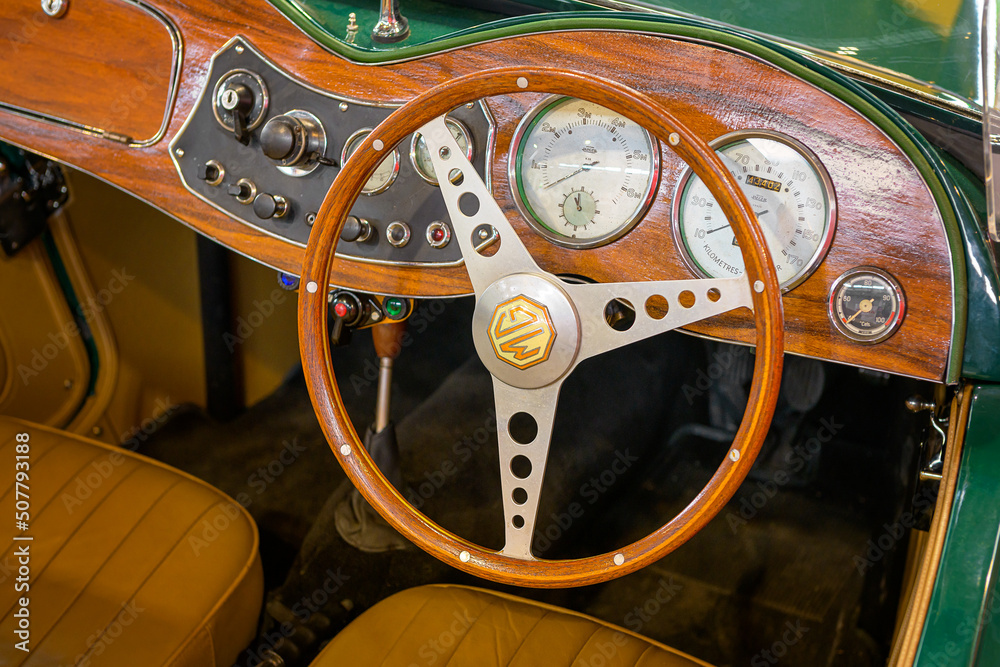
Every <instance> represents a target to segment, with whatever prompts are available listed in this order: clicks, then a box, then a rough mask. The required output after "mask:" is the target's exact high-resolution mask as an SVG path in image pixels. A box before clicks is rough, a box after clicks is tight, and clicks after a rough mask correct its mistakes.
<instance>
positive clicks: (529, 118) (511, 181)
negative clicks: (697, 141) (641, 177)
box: [507, 95, 660, 250]
mask: <svg viewBox="0 0 1000 667" xmlns="http://www.w3.org/2000/svg"><path fill="white" fill-rule="evenodd" d="M573 99H576V100H579V101H581V102H587V100H580V99H579V98H574V97H570V96H568V95H549V96H548V97H546V98H545V99H543V100H541V101H540V102H539V103H538V104H536V105H535V106H534V107H532V108H531V110H530V111H529V112H528V113H527V114H525V115H524V118H522V119H521V122H519V123H518V124H517V128H516V129H515V130H514V136H513V137H512V138H511V140H510V151H509V152H508V154H507V183H508V185H510V191H511V194H512V195H513V197H514V203H515V204H516V205H517V210H518V211H520V212H521V215H522V216H523V217H524V219H525V221H526V222H527V223H528V225H529V226H530V227H531V228H532V229H533V230H535V231H536V232H537V233H538V234H539V235H541V236H542V237H544V238H545V239H546V240H548V241H550V242H552V243H554V244H555V245H558V246H562V247H564V248H573V249H576V250H584V249H587V248H596V247H598V246H602V245H607V244H609V243H612V242H613V241H617V240H618V239H620V238H621V237H623V236H624V235H625V234H627V233H628V232H630V231H631V230H632V228H633V227H635V226H636V225H637V224H638V223H639V221H640V220H642V219H643V217H645V215H646V213H647V212H648V211H649V207H650V206H651V205H652V204H653V200H654V199H655V198H656V193H657V192H659V190H660V142H659V140H658V139H657V138H656V137H654V136H653V135H652V134H651V133H650V132H649V130H647V129H646V128H644V127H642V126H641V125H639V124H638V123H635V121H633V120H632V119H631V118H629V120H630V121H631V122H633V123H635V124H636V125H637V126H638V127H639V129H640V130H642V132H643V133H644V134H645V135H646V138H647V140H648V141H649V147H650V150H649V152H650V158H649V159H650V165H649V172H650V179H649V185H648V186H647V192H646V194H645V196H644V197H643V200H642V202H641V203H640V204H639V206H638V207H637V208H636V209H635V213H633V214H632V216H631V217H630V218H629V219H628V220H626V221H625V222H623V223H622V224H620V225H619V226H618V227H616V228H615V229H613V230H612V231H611V232H609V233H607V234H604V235H602V236H597V237H594V238H589V239H573V238H571V237H568V236H564V235H562V234H559V233H558V232H555V231H553V230H552V229H550V228H549V227H548V226H546V225H545V223H543V222H542V221H541V220H539V219H538V218H537V216H535V214H534V212H533V211H532V209H531V206H530V205H529V204H528V203H527V202H526V201H525V200H524V193H523V191H522V189H521V182H520V180H519V179H518V173H519V172H520V169H519V163H520V158H521V154H522V151H521V142H522V141H523V140H524V137H525V135H527V134H528V132H529V131H530V130H531V128H533V127H534V126H535V124H536V123H537V121H538V120H539V119H540V118H541V117H542V114H543V112H545V111H548V110H549V109H551V108H553V107H555V106H556V105H558V104H561V103H562V102H563V101H564V100H573ZM590 104H596V102H590ZM598 106H601V105H598ZM604 108H607V107H604ZM620 115H622V116H625V117H626V118H628V116H627V114H620Z"/></svg>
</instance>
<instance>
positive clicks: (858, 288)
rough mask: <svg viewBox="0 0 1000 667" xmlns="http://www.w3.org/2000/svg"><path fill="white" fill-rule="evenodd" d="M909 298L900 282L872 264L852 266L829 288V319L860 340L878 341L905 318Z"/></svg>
mask: <svg viewBox="0 0 1000 667" xmlns="http://www.w3.org/2000/svg"><path fill="white" fill-rule="evenodd" d="M905 312H906V301H905V299H904V297H903V289H902V288H901V287H900V286H899V283H898V282H896V280H895V279H894V278H893V277H892V276H890V275H889V274H888V273H886V272H885V271H881V270H879V269H876V268H872V267H870V266H862V267H858V268H856V269H851V270H850V271H848V272H847V273H845V274H844V275H842V276H840V277H839V278H837V280H836V282H834V283H833V288H832V289H831V290H830V310H829V315H830V321H831V322H833V325H834V326H835V327H837V331H839V332H840V333H842V334H844V335H845V336H847V337H848V338H850V339H851V340H855V341H858V342H859V343H879V342H881V341H883V340H885V339H886V338H888V337H889V336H891V335H892V334H893V333H894V332H895V331H896V329H898V328H899V325H900V324H901V323H902V322H903V314H904V313H905Z"/></svg>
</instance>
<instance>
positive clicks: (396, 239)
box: [385, 220, 410, 248]
mask: <svg viewBox="0 0 1000 667" xmlns="http://www.w3.org/2000/svg"><path fill="white" fill-rule="evenodd" d="M385 237H386V239H388V240H389V243H391V244H392V245H394V246H395V247H397V248H402V247H403V246H405V245H406V244H407V243H409V242H410V226H409V225H408V224H406V223H405V222H403V221H401V220H396V221H394V222H390V223H389V226H388V227H386V228H385Z"/></svg>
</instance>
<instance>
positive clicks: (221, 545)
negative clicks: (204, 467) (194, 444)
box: [0, 417, 264, 667]
mask: <svg viewBox="0 0 1000 667" xmlns="http://www.w3.org/2000/svg"><path fill="white" fill-rule="evenodd" d="M17 433H28V434H29V436H30V445H31V453H30V457H31V458H30V464H31V469H30V481H29V482H28V487H29V489H30V491H29V493H30V503H31V509H30V514H31V521H30V528H29V530H28V531H27V532H25V533H18V534H22V535H30V536H32V537H33V541H31V542H13V541H12V540H11V539H10V538H11V537H12V536H11V532H12V531H13V528H14V526H13V523H14V521H13V517H14V509H15V505H14V503H15V498H14V496H15V493H14V476H13V474H12V471H13V469H14V462H15V458H14V457H15V444H16V443H15V435H16V434H17ZM0 462H3V463H2V465H3V467H4V471H3V473H2V477H0V480H2V481H0V493H2V496H0V516H2V517H5V521H4V522H3V530H2V531H0V534H5V535H6V537H5V538H4V539H3V542H2V543H0V579H6V580H7V581H6V583H4V585H2V586H0V614H2V618H0V636H3V637H4V638H5V640H4V642H2V644H0V664H8V665H12V666H17V665H26V666H30V665H91V664H92V665H98V666H112V667H114V666H118V665H122V666H124V665H128V666H129V667H133V666H136V665H143V666H144V667H155V666H159V665H170V666H171V667H214V666H222V665H225V666H227V667H228V666H229V665H232V664H233V662H234V661H235V659H236V658H237V657H238V655H239V653H240V651H241V650H243V648H244V647H246V646H247V645H248V644H249V643H250V642H251V641H252V640H253V638H254V633H255V630H256V624H257V618H258V613H259V610H260V604H261V600H262V598H263V585H264V584H263V573H262V569H261V564H260V557H259V555H258V548H257V546H258V537H257V529H256V526H255V525H254V523H253V520H252V519H251V518H250V516H249V515H248V514H247V513H246V511H245V510H244V509H243V508H242V507H240V506H239V505H238V504H237V503H236V502H235V501H233V500H231V499H230V498H229V497H228V496H225V495H224V494H223V493H222V492H220V491H218V490H216V489H214V488H213V487H211V486H209V485H208V484H206V483H204V482H202V481H200V480H198V479H196V478H194V477H192V476H190V475H188V474H186V473H183V472H180V471H178V470H174V469H172V468H169V467H167V466H165V465H162V464H160V463H157V462H155V461H153V460H151V459H148V458H146V457H143V456H138V455H136V454H133V453H131V452H128V451H125V450H122V449H119V448H115V447H109V446H107V445H103V444H101V443H98V442H94V441H91V440H87V439H85V438H81V437H77V436H74V435H70V434H67V433H64V432H61V431H56V430H53V429H49V428H46V427H43V426H37V425H35V424H29V423H27V422H22V421H19V420H14V419H10V418H6V417H0ZM23 545H29V548H30V554H31V556H30V570H31V575H30V576H31V588H30V591H29V592H28V593H21V592H16V591H15V587H14V586H13V582H12V581H11V579H13V578H14V577H15V576H16V574H15V573H16V572H17V569H18V567H19V565H18V557H17V555H16V554H15V549H17V548H18V547H19V546H23ZM24 595H27V596H30V605H29V610H30V623H31V627H30V629H31V640H30V648H31V652H30V653H24V652H22V651H20V650H16V649H14V647H13V643H14V642H15V641H17V639H16V638H15V635H14V630H15V627H16V625H17V622H18V620H17V619H16V618H15V617H14V615H13V614H14V612H15V611H16V610H17V609H18V608H19V605H18V598H19V597H20V596H24ZM12 638H15V639H13V640H12Z"/></svg>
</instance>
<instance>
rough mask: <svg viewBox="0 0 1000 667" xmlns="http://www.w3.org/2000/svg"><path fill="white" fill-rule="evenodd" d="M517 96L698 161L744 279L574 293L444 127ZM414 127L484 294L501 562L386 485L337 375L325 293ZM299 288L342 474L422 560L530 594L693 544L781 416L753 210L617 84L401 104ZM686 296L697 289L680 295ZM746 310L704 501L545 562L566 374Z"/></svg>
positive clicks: (499, 80)
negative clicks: (738, 419)
mask: <svg viewBox="0 0 1000 667" xmlns="http://www.w3.org/2000/svg"><path fill="white" fill-rule="evenodd" d="M519 92H547V93H556V94H560V95H567V96H571V97H577V98H581V99H584V100H588V101H591V102H595V103H597V104H601V105H603V106H605V107H608V108H610V109H612V110H613V111H616V112H618V113H622V114H623V115H627V116H628V117H629V118H630V119H632V120H634V121H636V122H638V123H639V124H640V125H642V126H644V127H646V128H647V129H649V130H650V132H652V133H653V134H654V135H655V136H656V137H657V138H658V139H659V140H660V142H661V143H662V144H663V145H665V146H669V147H670V148H671V149H672V150H674V151H675V152H676V153H677V154H678V155H679V156H680V157H681V158H682V159H684V160H685V161H686V162H687V163H688V164H689V165H691V167H692V169H693V170H694V172H695V173H696V174H697V175H698V176H699V177H701V179H702V181H704V183H705V184H706V185H707V186H708V188H709V191H710V192H711V193H712V195H713V196H714V197H715V199H716V201H717V202H718V203H719V205H720V207H721V208H722V210H723V211H724V212H725V214H726V216H727V218H728V219H729V220H730V221H731V222H732V228H733V231H734V233H735V235H736V239H737V241H738V243H739V246H740V249H741V252H742V254H743V259H744V262H745V266H746V271H745V273H744V275H743V276H741V277H739V278H726V279H714V280H697V279H693V280H664V281H649V282H627V283H598V284H569V283H566V282H564V281H563V280H560V279H559V278H558V277H556V276H554V275H552V274H551V273H548V272H546V271H543V270H542V269H541V268H539V267H538V265H537V264H536V263H535V261H534V259H532V257H531V255H530V254H529V253H528V251H527V250H526V248H525V247H524V245H523V244H522V242H521V240H520V239H519V238H518V235H517V233H516V232H515V231H514V229H513V227H512V226H511V225H510V223H509V222H508V220H507V218H506V216H505V215H504V213H503V211H502V210H501V208H500V206H499V205H498V204H497V203H496V202H495V201H494V199H493V197H492V195H491V194H490V192H489V190H488V189H487V188H486V185H485V184H484V183H483V181H482V179H481V178H480V177H479V175H478V174H477V173H476V171H475V169H474V168H473V166H472V164H471V163H470V162H469V161H468V160H467V159H466V158H465V155H464V152H463V151H462V150H461V149H460V148H459V146H458V144H457V143H456V141H455V140H454V138H453V137H452V136H451V133H450V132H449V130H448V128H447V126H446V125H445V123H444V114H446V113H447V112H448V111H450V110H452V109H454V108H456V107H458V106H459V105H461V104H464V103H466V102H470V101H473V100H476V99H480V98H484V97H489V96H493V95H504V94H511V93H519ZM414 131H419V132H420V133H421V134H422V135H423V136H424V137H425V139H426V142H427V147H428V150H429V153H430V156H431V159H432V161H433V164H434V169H435V171H436V173H438V174H449V178H439V179H438V181H439V183H440V188H441V195H442V196H443V197H444V201H445V204H446V205H447V208H448V214H449V216H450V219H451V224H452V229H453V232H454V237H455V241H456V242H457V243H458V244H459V246H460V248H461V250H462V257H463V259H464V261H465V266H466V268H467V270H468V273H469V279H470V280H471V282H472V286H473V289H474V290H475V295H476V300H477V302H476V309H475V314H474V315H473V321H472V335H473V339H474V342H475V346H476V350H477V352H478V354H479V357H480V359H482V361H483V363H484V364H485V365H486V368H487V369H489V371H490V373H491V374H492V376H493V390H494V395H495V401H496V412H497V425H498V429H497V430H498V440H499V447H500V451H499V454H500V468H501V470H500V477H501V488H502V490H503V508H504V522H505V536H506V543H505V545H504V547H503V548H502V549H501V550H500V551H493V550H490V549H485V548H483V547H481V546H478V545H476V544H473V543H471V542H468V541H466V540H463V539H462V538H460V537H458V536H457V535H454V534H452V533H450V532H449V531H447V530H445V529H444V528H442V527H440V526H439V525H437V524H436V523H434V522H433V521H431V520H430V519H429V518H428V517H426V516H424V515H423V514H422V513H421V512H419V511H418V510H417V509H416V508H415V507H413V506H412V505H411V504H410V503H408V502H407V501H406V500H405V499H404V498H403V496H402V495H401V494H400V493H399V492H398V491H397V490H396V489H395V488H394V487H393V486H392V484H391V483H390V482H389V481H388V480H387V479H386V478H385V476H383V475H382V473H381V472H380V471H379V469H378V468H377V466H376V465H375V464H374V463H373V462H372V459H371V457H370V456H369V455H368V453H367V451H365V448H364V446H363V445H362V444H361V442H360V440H359V439H358V435H357V432H356V431H355V429H354V427H353V426H352V425H351V421H350V418H349V417H348V415H347V412H346V410H345V408H344V405H343V402H342V401H341V397H340V392H339V390H338V388H337V383H336V379H335V377H334V373H333V367H332V365H331V357H330V343H329V337H328V332H327V307H328V306H327V292H328V287H327V286H328V285H329V283H330V276H331V267H332V264H333V262H334V250H335V247H336V242H337V240H338V238H339V235H340V229H341V227H342V226H343V224H344V221H345V219H346V218H347V215H348V213H349V212H350V210H351V208H352V206H353V205H354V203H355V200H356V199H357V197H358V194H359V193H360V192H361V188H362V187H363V185H364V183H365V182H366V181H367V179H368V177H369V176H370V175H371V173H372V172H373V171H374V169H375V167H376V166H377V165H378V164H379V162H380V161H381V160H382V159H383V158H384V157H385V155H387V154H388V152H389V151H391V150H392V149H393V147H394V146H395V145H396V144H398V143H399V142H400V141H401V140H403V139H404V138H405V137H407V136H408V135H410V134H411V133H413V132H414ZM487 168H489V166H488V165H487ZM453 170H458V172H460V175H457V174H454V173H453ZM452 176H455V178H452ZM453 180H454V181H455V182H457V184H455V183H453V182H452V181H453ZM646 224H656V223H655V222H653V221H647V222H646ZM495 237H499V249H497V248H496V247H495V245H496V244H494V245H493V247H492V248H491V250H490V252H484V251H483V247H482V246H483V239H484V238H486V239H493V238H495ZM494 250H495V252H493V251H494ZM301 285H303V286H304V288H305V289H303V290H302V291H301V294H300V297H299V341H300V351H301V353H302V359H303V364H304V368H305V375H306V381H307V384H308V387H309V392H310V395H311V397H312V400H313V405H314V407H315V408H316V412H317V415H318V416H319V420H320V424H321V425H322V428H323V431H324V433H325V435H326V438H327V440H328V442H329V443H330V446H331V448H332V449H333V452H334V453H335V454H336V456H337V459H338V460H339V461H340V464H341V465H342V466H343V468H344V470H345V471H346V472H347V475H348V477H349V478H350V479H351V481H352V482H353V483H354V485H355V486H356V487H357V488H358V489H359V490H360V491H361V493H362V495H363V496H364V497H365V498H366V499H367V500H368V502H369V503H371V504H372V506H374V507H375V509H376V510H378V512H379V513H380V514H381V515H382V516H383V517H385V519H386V520H387V521H388V522H389V523H390V524H392V525H393V526H394V527H395V528H396V529H397V530H399V531H400V532H401V533H403V534H404V535H405V536H406V537H407V538H409V539H410V540H411V541H413V542H414V543H416V544H417V545H418V546H420V547H421V548H422V549H424V550H425V551H427V552H428V553H430V554H432V555H433V556H436V557H437V558H439V559H441V560H442V561H444V562H446V563H449V564H451V565H453V566H454V567H457V568H459V569H461V570H465V571H467V572H470V573H472V574H475V575H477V576H481V577H484V578H487V579H492V580H494V581H497V582H501V583H507V584H516V585H523V586H536V587H560V586H574V585H584V584H592V583H597V582H600V581H606V580H608V579H612V578H615V577H619V576H622V575H625V574H628V573H629V572H632V571H634V570H637V569H639V568H641V567H644V566H645V565H647V564H649V563H651V562H653V561H655V560H657V559H659V558H662V557H663V556H664V555H666V554H667V553H669V552H670V551H672V550H674V549H676V548H677V547H678V546H680V545H681V544H683V543H684V542H686V541H687V540H688V539H690V538H691V536H693V535H694V533H696V532H697V531H698V530H700V529H701V528H702V527H703V526H704V525H705V524H707V523H708V522H709V521H710V520H711V519H712V518H713V517H714V516H715V515H716V514H717V513H718V512H719V511H720V510H721V509H722V507H723V506H724V505H725V503H726V502H727V501H728V500H729V499H730V498H731V497H732V495H733V493H735V491H736V489H737V488H738V487H739V485H740V483H741V482H742V481H743V479H744V478H745V477H746V475H747V472H748V471H749V469H750V467H751V465H752V464H753V462H754V459H755V458H756V456H757V453H758V452H759V451H760V447H761V444H762V443H763V441H764V437H765V435H766V434H767V430H768V427H769V426H770V423H771V417H772V415H773V413H774V406H775V401H776V399H777V394H778V387H779V384H780V381H781V366H782V352H783V335H784V322H783V318H782V307H781V296H780V290H779V286H778V280H777V277H776V275H775V272H774V267H773V265H772V264H771V261H770V258H769V254H768V252H767V245H766V242H765V240H764V236H763V234H762V233H761V230H760V228H759V227H758V225H757V222H756V218H755V217H754V215H753V212H752V209H751V207H750V205H749V203H748V202H747V200H746V198H745V196H744V195H743V193H742V191H741V190H740V188H739V185H738V184H737V183H736V182H735V180H734V179H733V177H732V176H731V175H730V174H729V172H728V171H727V169H726V167H725V166H724V164H723V163H722V162H721V161H720V160H719V158H718V156H717V155H716V154H715V152H714V151H713V150H712V149H711V148H710V147H709V146H708V144H707V143H706V142H705V141H704V140H702V139H700V138H699V137H697V136H696V135H695V134H693V133H692V132H691V131H690V130H688V129H687V128H686V127H684V126H683V125H681V124H680V123H679V122H677V121H676V120H675V119H674V118H673V117H672V115H671V114H670V113H669V111H668V110H667V109H665V108H664V107H663V106H662V105H661V104H660V103H658V102H656V101H655V100H653V99H651V98H650V97H648V96H646V95H644V94H642V93H639V92H637V91H635V90H632V89H630V88H627V87H625V86H622V85H620V84H617V83H614V82H611V81H606V80H601V79H595V78H594V77H591V76H584V75H582V74H578V73H574V72H569V71H566V70H559V69H550V68H529V69H525V68H504V69H495V70H489V71H485V72H481V73H477V74H471V75H468V76H464V77H461V78H459V79H455V80H453V81H450V82H448V83H445V84H442V85H439V86H437V87H435V88H433V89H431V90H429V91H427V92H426V93H424V94H422V95H420V96H418V97H417V98H415V99H414V100H412V101H411V102H409V103H407V104H405V105H404V106H402V107H401V108H399V109H398V110H396V111H395V112H394V113H393V114H392V115H391V116H389V117H388V118H387V119H386V120H385V121H384V122H382V123H381V124H380V125H379V126H378V127H376V128H375V130H374V131H372V133H371V134H370V135H368V137H367V138H366V139H365V140H364V142H363V143H362V145H361V147H360V148H358V149H357V151H356V152H355V153H354V154H353V156H352V157H351V159H350V160H349V161H348V162H347V163H346V164H345V165H344V166H343V169H342V170H341V172H340V174H339V175H338V176H337V179H336V181H335V182H334V184H333V187H331V189H330V191H329V192H328V193H327V196H326V199H325V200H324V202H323V206H322V208H321V209H320V211H319V215H318V217H317V222H316V225H315V227H314V229H313V231H312V235H311V236H310V239H309V244H308V246H307V248H306V254H305V260H304V263H303V268H302V279H301ZM682 293H687V294H684V298H681V295H682ZM653 297H659V299H658V300H657V301H659V300H662V299H665V300H666V302H667V305H668V308H667V312H666V314H665V315H663V312H662V310H656V311H654V310H653V309H648V310H647V308H646V307H645V304H646V303H647V301H648V300H650V299H651V298H653ZM692 298H693V301H694V303H693V304H691V299H692ZM616 299H618V300H625V301H628V302H629V303H630V304H634V305H635V314H636V316H635V321H634V323H633V324H632V326H631V327H630V328H628V329H627V330H625V331H619V330H617V329H614V328H612V327H611V326H609V325H608V323H607V320H606V319H605V315H604V314H605V308H606V306H607V305H608V303H609V302H611V301H614V300H616ZM682 302H683V303H682ZM739 307H746V308H750V309H751V310H752V311H753V312H754V317H755V326H756V345H757V351H756V361H755V365H754V373H753V383H752V386H751V390H750V399H749V401H748V403H747V407H746V412H745V413H744V416H743V421H742V423H741V424H740V427H739V430H738V432H737V434H736V437H735V439H734V442H733V445H732V447H731V448H730V450H729V452H728V454H727V456H726V457H725V459H723V461H722V463H721V465H720V466H719V468H718V469H717V470H716V472H715V474H714V475H713V476H712V478H711V480H710V481H709V482H708V484H707V485H706V486H705V488H704V489H703V490H702V491H701V493H699V494H698V496H697V497H696V498H695V499H694V500H693V501H691V503H690V504H689V505H688V506H687V507H686V508H684V510H682V511H681V512H680V513H679V514H678V515H677V516H676V517H674V518H673V519H671V520H670V521H668V522H667V523H665V524H664V525H663V526H661V527H660V528H659V529H657V530H656V531H654V532H652V533H650V534H649V535H647V536H646V537H644V538H642V539H640V540H638V541H636V542H634V543H632V544H629V545H628V546H625V547H623V548H621V549H619V550H617V551H613V552H609V553H605V554H601V555H597V556H591V557H587V558H580V559H574V560H543V559H538V558H535V557H534V556H533V555H532V553H531V536H532V534H533V533H534V530H535V518H536V513H537V510H538V501H539V497H540V495H541V488H542V479H543V477H544V473H545V464H546V459H547V457H548V451H549V443H550V440H551V434H552V423H553V417H554V414H555V409H556V403H557V399H558V397H559V390H560V387H561V386H562V383H563V381H564V380H565V379H566V377H567V376H568V375H569V374H570V373H571V372H572V371H573V369H574V368H575V367H576V366H577V365H578V364H579V363H580V362H582V361H583V360H584V359H587V358H589V357H593V356H595V355H598V354H601V353H603V352H607V351H608V350H612V349H615V348H617V347H621V346H623V345H627V344H629V343H632V342H635V341H638V340H642V339H644V338H647V337H649V336H653V335H656V334H658V333H662V332H665V331H670V330H672V329H676V328H678V327H683V326H685V325H688V324H691V323H694V322H697V321H699V320H702V319H705V318H708V317H712V316H713V315H718V314H720V313H724V312H727V311H730V310H733V309H735V308H739ZM661 316H662V317H661ZM657 318H659V319H657ZM525 415H527V416H525ZM512 418H517V419H519V420H522V421H527V422H531V421H533V422H534V424H535V425H536V426H537V429H536V433H535V435H534V437H533V438H532V439H530V440H529V439H528V438H527V437H523V436H522V437H521V440H522V441H520V442H519V441H517V440H515V437H514V436H513V435H512V434H511V429H510V428H509V425H510V421H511V419H512Z"/></svg>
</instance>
